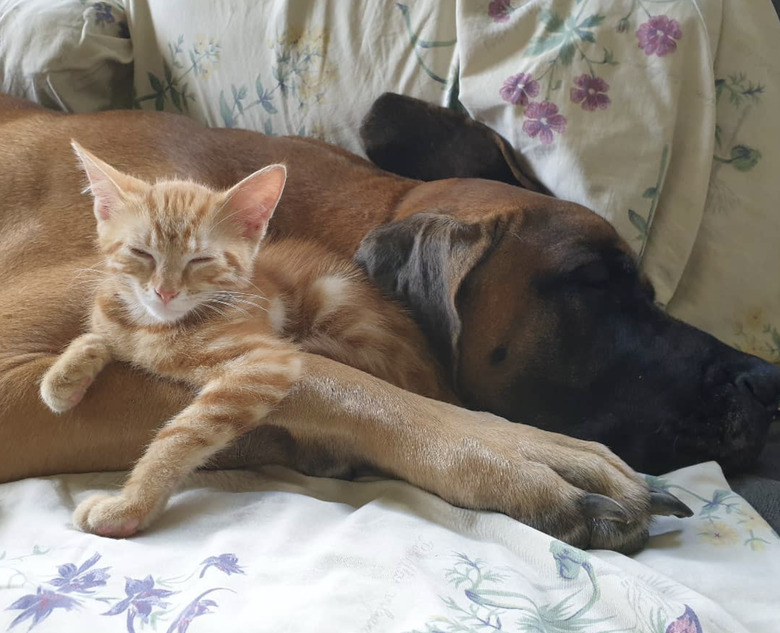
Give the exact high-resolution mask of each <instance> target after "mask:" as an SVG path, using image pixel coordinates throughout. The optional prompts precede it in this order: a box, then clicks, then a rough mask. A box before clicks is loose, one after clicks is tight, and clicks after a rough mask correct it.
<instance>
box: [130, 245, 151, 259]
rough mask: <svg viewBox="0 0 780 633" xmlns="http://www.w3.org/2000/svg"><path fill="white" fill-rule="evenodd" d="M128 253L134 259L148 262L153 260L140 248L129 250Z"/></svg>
mask: <svg viewBox="0 0 780 633" xmlns="http://www.w3.org/2000/svg"><path fill="white" fill-rule="evenodd" d="M130 252H131V253H132V254H133V255H135V256H136V257H140V258H141V259H147V260H150V261H153V260H154V255H152V254H151V253H147V252H146V251H145V250H142V249H140V248H131V249H130Z"/></svg>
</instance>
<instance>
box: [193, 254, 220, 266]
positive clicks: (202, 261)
mask: <svg viewBox="0 0 780 633" xmlns="http://www.w3.org/2000/svg"><path fill="white" fill-rule="evenodd" d="M213 261H214V258H213V257H208V256H206V255H204V256H202V257H193V258H192V259H191V260H190V261H189V262H187V263H189V264H206V263H208V262H213Z"/></svg>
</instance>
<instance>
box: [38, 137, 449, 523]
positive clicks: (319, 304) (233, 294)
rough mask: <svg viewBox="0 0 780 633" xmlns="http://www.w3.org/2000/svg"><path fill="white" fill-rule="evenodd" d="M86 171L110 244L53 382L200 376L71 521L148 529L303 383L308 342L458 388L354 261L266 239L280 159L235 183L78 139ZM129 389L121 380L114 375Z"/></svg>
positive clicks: (70, 385)
mask: <svg viewBox="0 0 780 633" xmlns="http://www.w3.org/2000/svg"><path fill="white" fill-rule="evenodd" d="M74 149H75V151H76V153H77V155H78V157H79V159H80V160H81V163H82V165H83V167H84V170H85V171H86V173H87V176H88V178H89V181H90V190H91V192H92V194H93V197H94V211H95V216H96V218H97V228H98V246H99V248H100V250H101V251H102V253H103V254H104V256H105V257H104V266H103V268H102V270H100V271H98V272H97V274H98V276H99V279H98V283H97V287H96V292H95V304H94V308H93V311H92V316H91V321H90V324H89V329H88V332H87V333H85V334H83V335H82V336H80V337H79V338H77V339H75V340H74V341H72V342H71V344H70V345H69V346H68V347H67V349H66V350H65V351H64V353H63V354H62V355H61V356H60V357H59V359H58V360H57V361H56V362H55V364H54V365H53V366H52V367H51V369H50V370H49V371H48V372H47V373H46V375H45V376H44V378H43V381H42V383H41V397H42V399H43V400H44V402H45V403H46V404H47V405H48V406H49V407H50V408H51V409H52V410H54V411H56V412H62V411H66V410H68V409H70V408H71V407H73V406H75V405H76V404H78V402H79V401H80V400H81V399H82V397H83V396H84V395H85V393H86V390H87V388H88V387H89V385H90V384H91V383H92V381H93V380H94V379H95V377H96V376H97V374H98V373H99V372H100V371H101V370H102V369H103V367H104V366H105V365H106V364H107V363H109V362H111V361H113V360H117V361H125V362H129V363H133V364H134V365H136V366H137V367H139V368H141V369H143V370H146V371H147V372H149V373H151V374H153V375H155V376H159V377H163V378H169V379H174V380H179V381H184V382H186V383H188V384H189V385H191V387H192V388H193V391H194V393H195V396H194V399H193V401H192V403H191V404H190V405H189V406H188V407H186V408H185V409H184V410H183V411H181V412H180V413H179V414H178V415H176V416H175V417H174V418H173V419H171V420H170V421H168V422H167V423H166V424H165V425H164V426H163V427H162V428H161V429H160V431H159V432H158V433H157V435H156V436H155V437H154V439H153V440H152V442H151V443H150V445H149V447H148V449H147V451H146V453H145V454H144V455H143V457H142V458H141V459H140V460H139V461H138V463H137V464H136V466H135V468H134V469H133V471H132V473H131V474H130V477H129V479H128V480H127V482H126V484H125V486H124V488H123V490H122V491H121V493H120V494H119V495H117V496H109V495H96V496H93V497H91V498H89V499H87V500H86V501H84V502H83V503H81V504H80V505H79V506H78V507H77V508H76V511H75V514H74V523H75V524H76V525H77V526H78V527H80V528H81V529H83V530H85V531H89V532H93V533H96V534H100V535H103V536H112V537H125V536H129V535H131V534H134V533H135V532H137V531H138V530H141V529H143V528H145V527H146V526H147V525H148V524H149V523H150V522H151V521H152V520H153V519H154V517H155V516H156V515H157V514H158V513H159V512H161V511H162V509H163V508H164V506H165V504H166V502H167V500H168V498H169V496H170V494H171V492H172V491H173V490H174V488H175V487H176V486H177V485H178V484H179V483H180V482H181V481H182V479H183V478H184V477H185V476H186V475H187V474H188V473H190V472H192V471H193V470H194V469H196V468H198V467H200V466H202V465H204V464H205V463H207V461H208V460H209V459H210V458H211V457H212V456H213V455H214V454H215V453H217V452H218V451H220V450H221V449H223V448H225V447H226V446H227V445H228V444H230V443H231V442H232V441H233V440H235V439H236V438H237V437H239V436H240V435H242V434H243V433H246V432H248V431H250V430H251V429H253V428H256V427H257V426H259V425H260V424H262V421H263V418H264V417H265V416H266V415H267V414H268V413H269V411H271V410H272V409H273V408H274V407H276V406H277V405H278V404H279V403H280V402H281V401H282V400H283V399H284V398H285V396H286V395H287V394H288V392H289V391H290V390H291V389H292V388H293V387H294V385H295V383H296V381H297V380H298V378H299V376H300V375H301V372H302V370H303V368H302V356H301V354H300V352H313V353H317V354H321V355H324V356H327V357H329V358H332V359H334V360H338V361H342V362H345V363H347V364H349V365H352V366H353V367H357V368H359V369H362V370H364V371H367V372H369V373H371V374H374V375H375V376H378V377H380V378H384V379H385V380H388V381H390V382H392V383H393V384H395V385H397V386H400V387H410V386H414V389H415V391H417V392H418V393H422V394H424V395H429V396H430V397H435V398H446V397H447V395H446V392H445V387H443V386H442V385H441V384H440V382H439V377H440V374H439V373H438V372H437V371H436V370H435V369H432V368H435V367H436V363H435V362H434V361H433V360H432V358H431V357H430V356H429V353H428V351H427V347H426V342H425V340H424V339H423V337H422V335H421V334H420V333H419V331H418V330H417V328H416V326H415V325H414V324H413V322H412V321H411V319H410V318H408V317H407V316H406V315H405V314H403V313H402V312H401V310H400V309H397V310H394V309H388V302H387V300H386V299H383V298H382V297H381V296H380V294H379V292H378V291H377V290H376V289H374V288H373V287H372V286H371V285H370V284H369V283H368V281H367V280H366V279H365V278H364V277H363V275H362V273H361V272H360V271H359V270H357V269H356V267H355V266H354V265H353V264H352V263H351V262H349V261H346V260H343V259H341V258H339V257H337V256H333V255H330V254H329V253H327V252H325V251H323V250H322V248H321V247H319V246H316V245H314V244H310V243H306V242H296V241H286V242H285V241H283V242H279V243H276V244H271V245H269V246H265V245H263V248H262V250H261V249H260V244H261V242H262V240H263V237H264V235H265V232H266V228H267V226H268V221H269V220H270V218H271V215H272V214H273V211H274V209H275V207H276V204H277V202H278V200H279V198H280V196H281V194H282V190H283V188H284V183H285V179H286V172H285V168H284V167H283V166H281V165H271V166H269V167H266V168H264V169H261V170H260V171H257V172H255V173H254V174H252V175H250V176H248V177H247V178H245V179H244V180H243V181H241V182H240V183H238V184H237V185H235V186H234V187H233V188H231V189H230V190H228V191H226V192H221V191H213V190H210V189H208V188H206V187H204V186H201V185H198V184H195V183H192V182H184V181H160V182H157V183H155V184H149V183H146V182H144V181H141V180H138V179H136V178H134V177H132V176H129V175H127V174H124V173H122V172H120V171H118V170H116V169H114V168H113V167H111V166H110V165H108V164H106V163H104V162H102V161H101V160H99V159H98V158H97V157H95V156H93V155H92V154H90V153H89V152H87V151H86V150H84V149H83V148H81V147H80V146H78V145H77V144H76V143H75V142H74ZM117 387H118V388H121V385H118V386H117Z"/></svg>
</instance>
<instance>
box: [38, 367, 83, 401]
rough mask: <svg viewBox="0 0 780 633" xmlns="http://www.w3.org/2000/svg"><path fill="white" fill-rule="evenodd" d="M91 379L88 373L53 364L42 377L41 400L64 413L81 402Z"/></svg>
mask: <svg viewBox="0 0 780 633" xmlns="http://www.w3.org/2000/svg"><path fill="white" fill-rule="evenodd" d="M92 380H93V378H92V376H91V375H90V374H87V373H85V372H82V371H78V370H73V369H71V370H70V371H68V370H67V368H61V367H58V366H57V365H55V366H54V367H52V368H51V369H50V370H49V371H48V372H46V375H45V376H44V377H43V381H42V382H41V400H43V402H44V403H45V404H46V406H47V407H49V408H50V409H51V410H52V411H54V412H55V413H64V412H65V411H68V410H69V409H72V408H73V407H75V406H76V405H77V404H78V403H79V402H81V399H82V398H83V397H84V394H85V393H87V389H88V388H89V386H90V385H91V384H92Z"/></svg>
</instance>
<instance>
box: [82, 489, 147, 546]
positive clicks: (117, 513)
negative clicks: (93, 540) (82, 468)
mask: <svg viewBox="0 0 780 633" xmlns="http://www.w3.org/2000/svg"><path fill="white" fill-rule="evenodd" d="M148 519H149V513H148V512H147V511H145V510H144V509H143V508H141V507H140V506H139V504H137V503H133V502H132V501H129V500H128V499H127V498H125V497H124V496H122V495H116V496H114V495H107V494H96V495H92V496H91V497H89V498H88V499H86V500H85V501H82V502H81V503H80V504H79V505H78V507H77V508H76V511H75V512H74V513H73V524H74V525H75V526H76V527H78V528H79V529H81V530H82V531H84V532H90V533H91V534H97V535H98V536H108V537H111V538H126V537H128V536H132V535H133V534H135V533H136V532H138V531H139V530H141V529H143V528H144V527H146V524H147V523H148Z"/></svg>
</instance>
